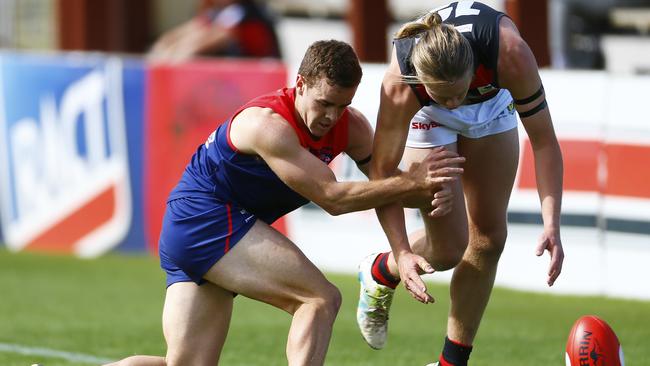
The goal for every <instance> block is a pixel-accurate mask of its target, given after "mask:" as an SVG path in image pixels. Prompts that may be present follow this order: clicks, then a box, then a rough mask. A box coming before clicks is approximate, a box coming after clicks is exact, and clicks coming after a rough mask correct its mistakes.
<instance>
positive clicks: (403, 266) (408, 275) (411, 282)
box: [397, 253, 434, 304]
mask: <svg viewBox="0 0 650 366" xmlns="http://www.w3.org/2000/svg"><path fill="white" fill-rule="evenodd" d="M397 267H398V268H399V275H400V278H401V279H402V283H403V284H404V287H405V288H406V290H407V291H408V292H409V294H411V296H412V297H413V298H414V299H416V300H417V301H419V302H421V303H424V304H428V303H432V302H434V299H433V296H431V295H430V294H429V293H428V292H427V287H426V285H425V284H424V281H422V278H420V273H433V272H434V269H433V267H431V265H430V264H429V262H427V261H426V259H424V258H423V257H421V256H419V255H417V254H413V253H404V254H402V255H400V256H399V259H398V260H397Z"/></svg>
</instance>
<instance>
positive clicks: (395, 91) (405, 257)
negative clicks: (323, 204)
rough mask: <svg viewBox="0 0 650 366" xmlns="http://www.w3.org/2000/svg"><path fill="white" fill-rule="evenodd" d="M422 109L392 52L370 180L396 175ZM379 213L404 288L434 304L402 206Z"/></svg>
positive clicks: (423, 263)
mask: <svg viewBox="0 0 650 366" xmlns="http://www.w3.org/2000/svg"><path fill="white" fill-rule="evenodd" d="M419 109H420V105H419V103H418V101H417V98H416V97H415V95H414V94H413V92H412V91H411V89H410V87H409V86H408V85H407V84H405V83H403V82H402V81H401V78H400V70H399V65H398V63H397V56H396V54H395V50H393V55H392V57H391V63H390V65H389V67H388V70H387V71H386V74H385V76H384V79H383V81H382V87H381V95H380V104H379V114H378V120H377V130H376V132H375V139H374V148H373V160H372V161H371V164H370V178H371V179H383V178H386V177H389V176H391V175H393V174H395V172H396V171H397V166H398V164H399V162H400V160H401V158H402V154H403V153H404V146H405V144H406V138H407V136H408V128H409V122H410V120H411V118H412V117H413V116H414V115H415V113H416V112H417V111H418V110H419ZM376 211H377V217H378V218H379V222H380V223H381V226H382V227H383V229H384V232H385V233H386V237H387V238H388V241H389V243H390V246H391V249H392V251H393V255H394V256H395V261H396V262H397V264H398V267H399V274H400V278H401V279H402V281H403V283H404V285H405V287H406V288H407V290H408V291H409V293H410V294H411V296H413V297H414V298H415V299H417V300H418V301H421V302H424V303H428V302H432V301H433V297H432V296H431V295H429V294H428V293H427V292H426V287H425V285H424V282H423V281H422V279H421V278H420V276H419V275H418V272H419V271H424V272H428V273H430V272H433V268H432V267H431V265H430V264H429V263H427V261H426V260H425V259H424V258H422V257H420V256H417V255H415V254H413V252H412V250H411V247H410V245H409V241H408V235H407V233H406V226H405V222H404V210H403V208H402V205H401V204H399V203H394V204H390V205H385V206H382V207H378V208H377V210H376Z"/></svg>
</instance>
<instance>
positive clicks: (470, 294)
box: [357, 1, 564, 366]
mask: <svg viewBox="0 0 650 366" xmlns="http://www.w3.org/2000/svg"><path fill="white" fill-rule="evenodd" d="M515 112H517V113H518V114H519V117H520V119H521V121H522V123H523V126H524V128H525V130H526V132H527V134H528V137H529V139H530V142H531V145H532V148H533V152H534V157H535V170H536V177H537V186H538V193H539V198H540V201H541V211H542V219H543V224H544V226H543V233H542V235H541V237H540V239H539V242H538V245H537V247H536V254H537V255H538V256H540V255H542V254H543V253H544V251H548V252H549V253H550V257H551V262H550V267H549V270H548V274H547V278H546V282H547V284H548V285H549V286H551V285H553V283H554V282H555V280H556V279H557V278H558V276H559V274H560V271H561V269H562V262H563V258H564V253H563V249H562V243H561V240H560V206H561V200H562V174H563V164H562V154H561V152H560V148H559V143H558V141H557V138H556V136H555V132H554V128H553V123H552V120H551V115H550V113H549V109H548V106H547V104H546V98H545V94H544V88H543V87H542V81H541V78H540V76H539V72H538V68H537V64H536V61H535V57H534V55H533V53H532V52H531V50H530V48H529V47H528V45H527V44H526V42H525V41H524V40H523V39H522V38H521V36H520V34H519V32H518V31H517V28H516V27H515V25H514V23H513V22H512V20H511V19H510V18H509V17H507V16H506V15H505V14H503V13H502V12H499V11H496V10H494V9H492V8H490V7H489V6H487V5H485V4H482V3H479V2H477V1H457V2H453V3H450V4H448V5H445V6H442V7H439V8H437V9H434V10H432V11H431V12H430V13H428V14H427V15H425V16H424V17H422V18H420V19H418V20H416V21H414V22H410V23H407V24H406V25H404V26H403V27H402V28H401V29H400V30H399V31H398V33H397V35H396V38H395V40H394V49H393V54H392V59H391V63H390V65H389V67H388V71H387V72H386V74H385V77H384V80H383V82H382V89H381V99H380V107H379V113H378V121H377V129H376V133H375V140H374V150H373V161H372V162H371V167H370V177H371V179H385V178H387V177H390V176H391V175H393V174H394V173H395V172H396V167H397V165H398V163H399V162H400V161H403V162H404V163H406V166H407V167H408V166H409V164H417V163H419V162H421V161H422V159H423V158H424V157H426V156H427V155H428V154H429V152H430V151H432V149H436V148H438V147H440V146H444V147H445V148H447V149H450V150H453V151H457V152H458V153H459V154H460V155H462V156H463V157H465V158H466V159H467V161H466V163H465V164H464V165H463V166H464V168H465V173H464V174H463V176H462V179H461V180H458V181H456V182H453V183H451V184H450V186H451V187H450V189H451V191H452V192H453V204H452V205H451V206H450V208H451V209H450V210H449V211H448V212H445V214H444V215H441V216H437V215H434V216H430V215H429V216H428V215H422V217H423V219H424V228H423V229H422V230H419V231H417V232H414V233H411V235H407V232H406V229H405V224H404V213H403V209H402V206H401V205H400V204H399V203H394V204H390V205H386V206H382V207H380V208H378V209H377V215H378V217H379V221H380V222H381V224H382V226H383V228H384V231H385V232H386V233H387V236H388V240H389V243H390V245H391V249H392V251H391V252H387V253H379V254H373V255H370V256H368V257H367V258H366V259H365V260H364V261H362V263H361V265H360V267H359V279H360V282H361V292H360V294H361V296H360V300H359V306H358V310H357V322H358V324H359V328H360V330H361V333H362V335H363V336H364V338H365V340H366V341H367V343H368V344H369V345H370V346H371V347H373V348H376V349H379V348H382V347H383V346H384V344H385V342H386V331H387V324H388V323H387V321H388V312H389V309H390V304H391V301H392V296H393V294H394V289H395V288H396V286H397V285H398V283H399V282H400V280H401V282H403V283H404V286H405V288H406V289H407V291H408V292H409V293H410V294H411V295H412V296H413V297H414V298H415V299H417V300H419V301H421V302H423V303H430V302H432V301H433V298H432V297H431V295H430V294H429V293H427V290H426V286H425V285H424V282H423V281H422V279H421V278H420V276H419V275H420V274H422V273H425V272H426V273H431V272H433V271H444V270H449V269H452V268H454V274H453V277H452V280H451V288H450V295H451V309H450V311H449V320H448V324H447V338H446V339H445V344H444V346H443V351H442V354H441V355H440V357H439V360H438V362H439V363H440V365H441V366H449V365H453V366H466V365H467V362H468V359H469V354H470V351H471V349H472V343H473V341H474V337H475V336H476V333H477V331H478V328H479V324H480V322H481V318H482V316H483V312H484V310H485V307H486V306H487V303H488V300H489V297H490V292H491V290H492V286H493V284H494V279H495V275H496V270H497V264H498V261H499V257H500V255H501V252H502V250H503V249H504V245H505V241H506V236H507V214H506V209H507V207H508V201H509V198H510V193H511V190H512V187H513V184H514V180H515V175H516V170H517V165H518V159H519V136H518V132H517V124H518V120H517V116H516V115H515ZM426 202H427V199H426V197H422V198H421V199H416V200H413V201H409V202H405V204H406V205H408V206H409V207H415V208H421V209H422V210H423V211H426V212H428V211H429V209H428V207H427V205H426Z"/></svg>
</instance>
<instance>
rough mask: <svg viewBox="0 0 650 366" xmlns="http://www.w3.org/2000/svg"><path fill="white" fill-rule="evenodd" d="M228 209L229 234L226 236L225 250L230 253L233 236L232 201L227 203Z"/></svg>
mask: <svg viewBox="0 0 650 366" xmlns="http://www.w3.org/2000/svg"><path fill="white" fill-rule="evenodd" d="M226 210H227V211H228V235H227V236H226V246H225V248H224V252H225V253H228V251H229V250H230V237H231V236H232V214H231V213H230V203H227V204H226Z"/></svg>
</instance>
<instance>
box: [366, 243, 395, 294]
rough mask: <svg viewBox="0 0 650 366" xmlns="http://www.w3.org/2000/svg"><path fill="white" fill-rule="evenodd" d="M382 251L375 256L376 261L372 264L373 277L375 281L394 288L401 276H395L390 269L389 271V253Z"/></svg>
mask: <svg viewBox="0 0 650 366" xmlns="http://www.w3.org/2000/svg"><path fill="white" fill-rule="evenodd" d="M389 253H390V252H387V253H381V254H379V255H378V256H377V258H375V262H374V263H373V264H372V270H371V272H372V279H373V280H375V282H377V283H380V284H382V285H384V286H388V287H390V288H392V289H394V288H395V287H397V285H399V278H395V277H394V276H393V275H392V274H390V271H388V263H387V261H388V254H389Z"/></svg>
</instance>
